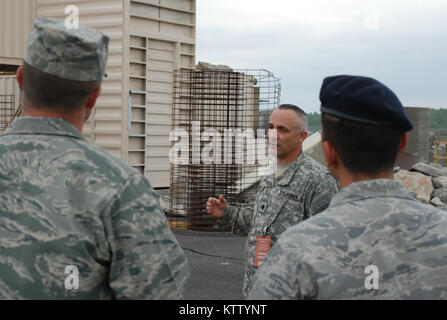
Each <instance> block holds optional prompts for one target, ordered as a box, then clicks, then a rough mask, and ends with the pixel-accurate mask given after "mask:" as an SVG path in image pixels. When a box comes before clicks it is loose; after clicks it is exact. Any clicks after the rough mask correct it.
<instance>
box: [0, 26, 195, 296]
mask: <svg viewBox="0 0 447 320" xmlns="http://www.w3.org/2000/svg"><path fill="white" fill-rule="evenodd" d="M108 43H109V38H108V37H107V36H105V35H104V34H102V33H101V32H98V31H96V30H93V29H90V28H86V27H80V28H79V29H77V30H66V29H65V28H64V22H63V21H59V20H49V19H39V20H36V22H35V28H34V30H33V31H32V33H31V35H30V37H29V40H28V47H27V54H26V57H25V62H24V65H23V66H22V67H21V68H20V69H19V70H18V73H17V78H18V80H19V85H20V87H21V89H23V90H24V97H25V104H24V117H21V118H18V119H17V120H15V121H14V122H13V124H12V125H11V126H10V127H9V128H8V129H7V130H6V131H5V133H4V135H3V136H2V137H0V298H3V299H65V298H74V299H113V298H117V299H180V298H182V290H183V286H184V284H185V281H186V279H187V277H188V275H189V271H188V267H187V262H186V258H185V255H184V253H183V251H182V250H181V248H180V246H179V244H178V242H177V240H176V239H175V237H174V235H173V234H172V233H171V231H170V229H169V226H168V224H167V221H166V218H165V216H164V214H163V212H162V211H161V209H160V206H159V204H158V201H157V199H156V197H155V196H154V194H153V190H152V187H151V185H150V183H149V181H148V180H147V179H146V178H145V177H144V176H142V175H141V174H140V173H138V172H137V171H136V170H134V169H132V168H131V167H129V166H128V165H126V164H124V163H123V162H121V161H120V160H118V159H117V158H115V157H114V156H111V155H110V154H109V153H107V152H105V151H104V150H102V149H100V148H98V147H96V146H94V145H92V144H90V143H89V142H87V141H86V140H85V138H84V137H83V135H82V134H81V132H82V126H83V123H84V121H85V120H87V118H88V116H89V115H90V112H91V110H92V109H93V107H94V105H95V102H96V98H97V97H98V96H99V93H100V85H101V81H102V78H103V76H104V71H105V66H106V62H107V55H108ZM61 90H62V91H61Z"/></svg>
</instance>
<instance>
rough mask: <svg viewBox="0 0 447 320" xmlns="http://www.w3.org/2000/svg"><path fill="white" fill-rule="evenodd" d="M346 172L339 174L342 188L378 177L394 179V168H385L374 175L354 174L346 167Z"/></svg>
mask: <svg viewBox="0 0 447 320" xmlns="http://www.w3.org/2000/svg"><path fill="white" fill-rule="evenodd" d="M344 171H345V172H343V173H341V174H340V175H339V176H338V180H339V182H340V188H341V189H343V188H346V187H347V186H349V185H350V184H352V183H354V182H360V181H368V180H376V179H393V178H394V175H393V170H384V171H382V172H380V173H377V174H372V175H366V174H353V173H351V172H349V171H347V170H346V169H344Z"/></svg>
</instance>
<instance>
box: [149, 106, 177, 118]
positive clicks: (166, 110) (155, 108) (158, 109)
mask: <svg viewBox="0 0 447 320" xmlns="http://www.w3.org/2000/svg"><path fill="white" fill-rule="evenodd" d="M147 110H148V112H150V113H158V114H165V115H168V116H171V114H172V108H167V107H166V104H157V103H152V104H151V105H150V106H149V107H148V108H147Z"/></svg>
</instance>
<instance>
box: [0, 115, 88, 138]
mask: <svg viewBox="0 0 447 320" xmlns="http://www.w3.org/2000/svg"><path fill="white" fill-rule="evenodd" d="M15 134H24V135H53V136H66V137H72V138H76V139H81V140H85V138H84V136H83V135H82V134H81V133H80V132H79V131H78V130H77V129H76V128H75V127H74V126H73V125H72V124H71V123H69V122H67V121H65V120H62V119H59V118H52V117H19V118H17V119H16V120H14V122H13V123H11V125H10V126H9V127H8V128H7V129H6V130H5V132H4V134H3V135H5V136H7V135H15Z"/></svg>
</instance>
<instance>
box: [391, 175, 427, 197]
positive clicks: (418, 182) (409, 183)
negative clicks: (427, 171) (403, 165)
mask: <svg viewBox="0 0 447 320" xmlns="http://www.w3.org/2000/svg"><path fill="white" fill-rule="evenodd" d="M394 179H396V180H398V181H400V182H402V183H403V184H404V185H405V188H407V190H408V191H410V192H412V193H415V194H416V199H418V200H420V201H423V202H425V203H429V202H430V199H431V194H432V192H433V185H432V182H431V178H430V177H427V176H425V175H423V174H422V173H419V172H409V171H407V170H399V171H398V172H397V173H396V174H394Z"/></svg>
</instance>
